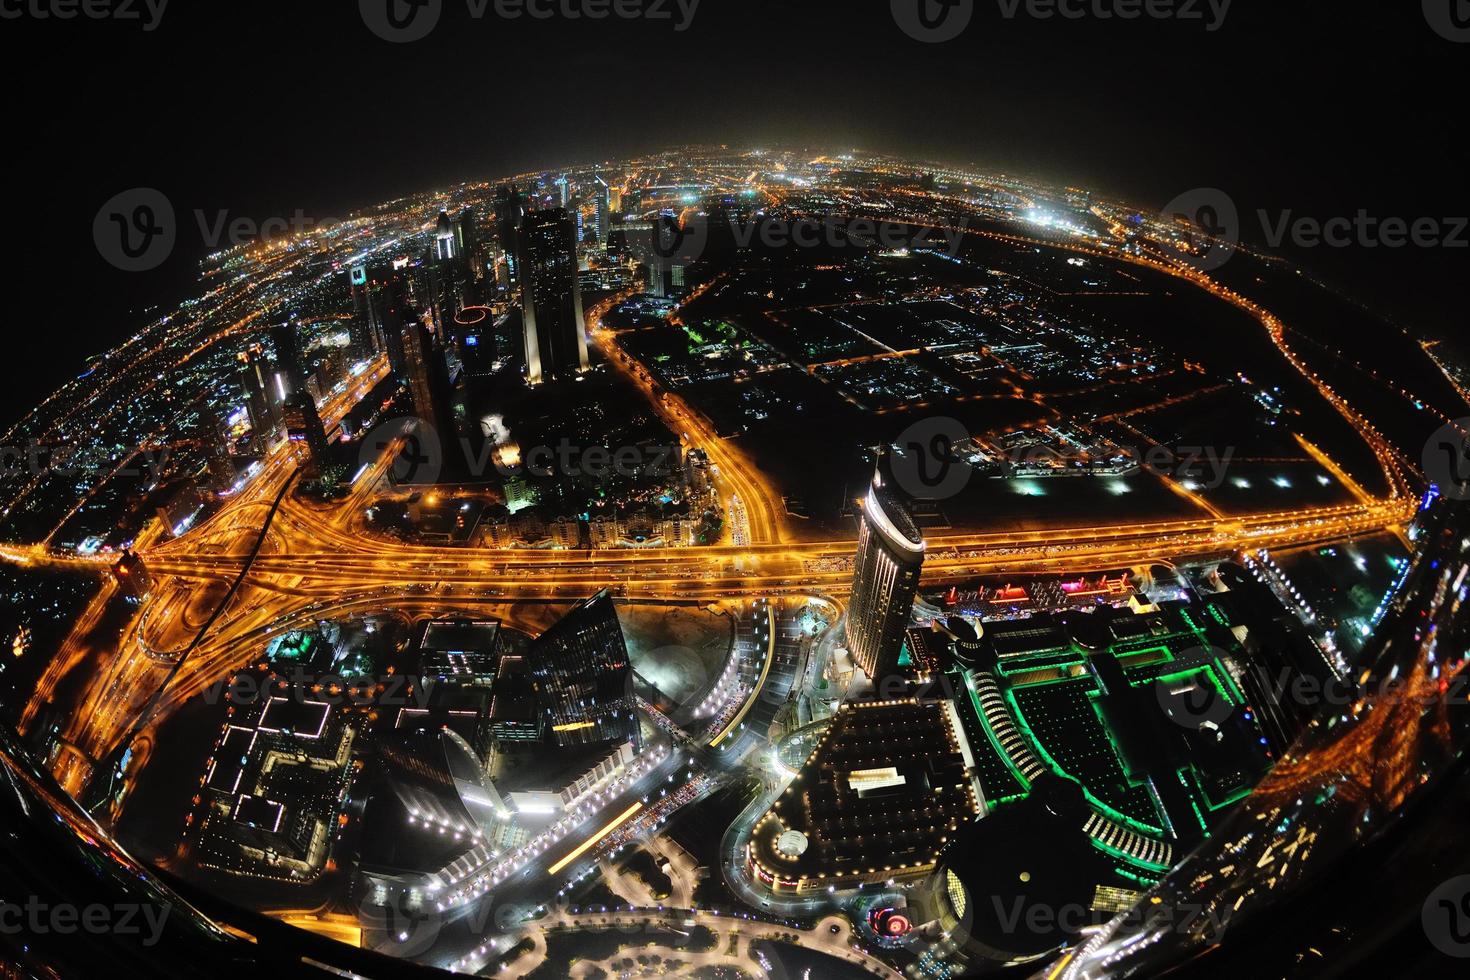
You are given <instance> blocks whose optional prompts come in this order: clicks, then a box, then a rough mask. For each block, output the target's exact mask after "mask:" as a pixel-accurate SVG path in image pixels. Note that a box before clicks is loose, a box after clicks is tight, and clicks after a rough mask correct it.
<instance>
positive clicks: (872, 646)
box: [847, 467, 924, 680]
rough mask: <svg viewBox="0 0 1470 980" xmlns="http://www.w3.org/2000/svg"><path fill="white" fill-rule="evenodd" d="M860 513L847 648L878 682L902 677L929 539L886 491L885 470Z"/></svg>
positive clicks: (848, 613)
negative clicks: (902, 656) (901, 656)
mask: <svg viewBox="0 0 1470 980" xmlns="http://www.w3.org/2000/svg"><path fill="white" fill-rule="evenodd" d="M859 511H860V518H859V526H858V545H857V559H856V561H855V562H854V564H853V573H852V600H851V602H850V603H849V605H848V609H847V648H848V651H849V652H850V653H851V654H852V659H853V662H854V663H856V664H857V665H858V667H859V668H861V669H862V671H863V673H865V674H867V675H868V676H869V677H871V678H873V679H875V680H876V679H877V678H880V677H888V676H891V675H893V674H896V673H897V672H898V658H899V654H900V652H901V651H902V649H903V637H904V630H905V629H906V628H907V627H908V625H909V622H910V620H911V619H912V617H913V608H914V596H915V595H916V594H917V593H918V589H919V571H920V569H922V568H923V566H924V536H923V535H922V534H920V533H919V528H918V526H917V525H915V524H914V519H913V518H912V517H911V516H910V515H909V512H908V510H907V508H906V507H905V506H904V504H903V501H902V500H900V499H899V497H898V495H897V494H896V493H895V492H894V491H893V490H892V489H890V488H889V487H887V486H885V485H884V482H883V476H882V470H881V467H880V470H879V472H878V473H877V474H875V475H874V477H873V484H872V486H871V487H870V488H869V490H868V495H867V497H866V498H864V499H863V500H862V501H860V502H859Z"/></svg>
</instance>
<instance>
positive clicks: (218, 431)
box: [194, 398, 236, 492]
mask: <svg viewBox="0 0 1470 980" xmlns="http://www.w3.org/2000/svg"><path fill="white" fill-rule="evenodd" d="M194 420H195V421H194V438H195V439H196V440H197V441H198V443H199V451H200V453H202V454H203V456H204V461H205V463H206V465H207V466H208V468H209V469H208V473H209V485H210V486H211V487H212V488H214V490H215V491H216V492H220V491H224V490H229V489H230V488H231V487H233V486H234V485H235V475H236V474H235V466H234V464H233V463H232V462H230V451H229V447H228V445H227V444H226V442H225V435H224V427H223V426H222V425H221V424H220V420H219V415H217V414H216V413H215V411H214V409H213V408H211V407H210V405H209V402H207V401H205V400H204V399H203V398H200V399H199V400H198V401H197V402H195V403H194Z"/></svg>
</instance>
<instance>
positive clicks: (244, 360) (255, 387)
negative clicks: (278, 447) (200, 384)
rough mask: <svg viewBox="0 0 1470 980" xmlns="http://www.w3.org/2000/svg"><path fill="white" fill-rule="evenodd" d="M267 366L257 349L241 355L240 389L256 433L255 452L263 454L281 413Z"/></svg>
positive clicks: (252, 348) (272, 438) (279, 420)
mask: <svg viewBox="0 0 1470 980" xmlns="http://www.w3.org/2000/svg"><path fill="white" fill-rule="evenodd" d="M266 363H267V362H266V359H265V352H264V351H262V350H261V349H260V347H258V346H256V347H251V348H250V349H249V350H247V351H244V352H242V353H241V354H240V388H241V390H242V391H244V393H245V410H246V411H247V412H248V413H249V414H250V427H251V428H252V429H253V430H254V432H255V437H254V438H255V449H256V451H257V452H262V453H263V452H265V451H266V450H268V449H269V448H270V445H271V443H272V442H273V441H275V437H276V433H277V432H278V431H279V430H280V428H281V412H280V408H279V406H278V404H277V402H276V397H275V396H276V392H275V391H273V390H271V389H272V387H273V385H272V383H271V373H270V370H269V369H268V368H267V367H266Z"/></svg>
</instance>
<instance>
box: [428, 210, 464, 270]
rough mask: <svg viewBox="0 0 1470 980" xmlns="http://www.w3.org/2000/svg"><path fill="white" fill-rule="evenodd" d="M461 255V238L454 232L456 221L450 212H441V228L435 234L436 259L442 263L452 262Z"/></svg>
mask: <svg viewBox="0 0 1470 980" xmlns="http://www.w3.org/2000/svg"><path fill="white" fill-rule="evenodd" d="M458 255H459V236H458V235H457V234H456V233H455V230H454V221H453V220H452V219H451V218H450V217H449V212H448V211H440V212H439V227H438V229H437V231H436V232H435V234H434V258H435V259H436V260H438V261H440V262H452V261H453V260H454V259H455V257H456V256H458Z"/></svg>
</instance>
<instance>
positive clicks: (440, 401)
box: [403, 316, 457, 439]
mask: <svg viewBox="0 0 1470 980" xmlns="http://www.w3.org/2000/svg"><path fill="white" fill-rule="evenodd" d="M403 363H404V365H405V370H406V373H407V375H408V389H409V391H410V392H411V393H412V394H413V407H414V412H415V413H416V414H417V415H418V417H419V418H420V419H422V420H423V421H424V422H427V423H428V424H429V425H431V426H433V428H434V431H435V432H437V433H438V434H439V437H440V438H441V439H447V438H449V437H451V436H452V435H453V433H454V432H455V430H456V428H457V427H456V425H455V421H454V406H453V401H454V391H453V386H452V385H451V383H450V379H449V367H448V364H447V363H446V361H445V359H444V349H443V347H442V346H441V345H440V343H439V340H438V337H437V335H436V334H435V333H434V332H433V331H432V330H430V329H429V327H428V325H427V324H425V323H424V322H423V320H421V319H420V318H418V317H412V316H411V317H408V318H407V320H406V321H405V322H404V325H403Z"/></svg>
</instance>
